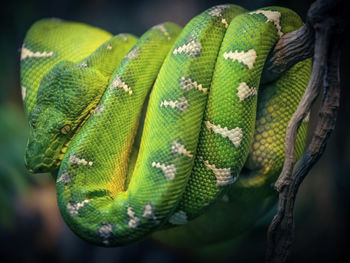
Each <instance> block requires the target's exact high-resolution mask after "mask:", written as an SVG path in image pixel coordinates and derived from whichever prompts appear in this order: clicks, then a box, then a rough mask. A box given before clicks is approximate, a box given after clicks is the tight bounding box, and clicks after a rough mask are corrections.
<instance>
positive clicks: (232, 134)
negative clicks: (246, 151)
mask: <svg viewBox="0 0 350 263" xmlns="http://www.w3.org/2000/svg"><path fill="white" fill-rule="evenodd" d="M205 125H206V126H207V128H208V129H209V130H213V132H215V133H217V134H220V135H221V136H222V137H225V138H226V137H227V138H228V139H229V140H230V141H231V142H232V143H233V145H234V146H235V147H239V146H240V144H241V141H242V138H243V133H242V129H241V128H239V127H237V128H234V129H231V130H230V129H228V128H227V127H224V128H221V126H220V124H219V125H215V124H213V123H211V122H210V121H206V122H205Z"/></svg>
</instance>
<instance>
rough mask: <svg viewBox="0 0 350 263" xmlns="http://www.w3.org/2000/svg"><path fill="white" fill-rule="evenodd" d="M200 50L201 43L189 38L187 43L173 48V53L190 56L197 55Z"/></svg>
mask: <svg viewBox="0 0 350 263" xmlns="http://www.w3.org/2000/svg"><path fill="white" fill-rule="evenodd" d="M201 51H202V46H201V43H199V41H198V40H191V41H190V42H188V43H187V44H184V45H182V46H181V47H178V48H176V49H174V51H173V54H174V55H177V54H181V53H183V54H186V55H189V56H192V57H198V56H199V54H200V53H201Z"/></svg>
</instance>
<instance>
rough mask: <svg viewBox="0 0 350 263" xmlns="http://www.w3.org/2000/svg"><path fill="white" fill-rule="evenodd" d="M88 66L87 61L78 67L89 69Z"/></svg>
mask: <svg viewBox="0 0 350 263" xmlns="http://www.w3.org/2000/svg"><path fill="white" fill-rule="evenodd" d="M87 66H88V64H87V62H86V61H84V62H82V63H81V64H79V65H78V67H82V68H87Z"/></svg>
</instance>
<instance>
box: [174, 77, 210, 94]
mask: <svg viewBox="0 0 350 263" xmlns="http://www.w3.org/2000/svg"><path fill="white" fill-rule="evenodd" d="M180 85H181V87H182V88H183V90H185V91H188V90H191V89H197V90H199V91H202V92H203V93H204V94H205V93H207V90H208V89H207V88H203V86H202V84H198V82H197V81H193V80H192V79H190V78H189V77H181V79H180Z"/></svg>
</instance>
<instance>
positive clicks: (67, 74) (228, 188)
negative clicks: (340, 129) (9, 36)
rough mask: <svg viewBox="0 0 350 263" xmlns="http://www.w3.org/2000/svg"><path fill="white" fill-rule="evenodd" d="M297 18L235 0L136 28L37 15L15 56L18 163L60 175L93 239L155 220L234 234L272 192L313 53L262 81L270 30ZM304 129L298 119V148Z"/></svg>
mask: <svg viewBox="0 0 350 263" xmlns="http://www.w3.org/2000/svg"><path fill="white" fill-rule="evenodd" d="M300 26H301V20H300V18H299V17H298V16H297V15H296V14H295V13H294V12H292V11H291V10H288V9H285V8H281V7H268V8H262V9H259V10H256V11H252V12H248V11H246V10H245V9H243V8H241V7H238V6H235V5H221V6H216V7H213V8H211V9H209V10H207V11H205V12H203V13H202V14H200V15H198V16H196V17H195V18H193V19H192V20H191V21H190V22H189V23H188V24H187V25H186V26H185V27H184V28H183V29H181V28H180V27H179V26H177V25H175V24H173V23H169V22H167V23H163V24H160V25H156V26H154V27H153V28H151V29H150V30H148V31H147V32H146V33H144V34H143V35H142V36H141V37H140V38H136V37H135V36H133V35H129V34H119V35H116V36H112V35H111V34H109V33H108V32H106V31H103V30H101V29H98V28H94V27H91V26H87V25H84V24H80V23H75V22H66V21H61V20H52V19H45V20H41V21H39V22H37V23H35V24H34V25H33V26H32V27H31V29H30V30H29V31H28V33H27V36H26V38H25V41H24V44H23V47H22V54H21V78H22V95H23V101H24V105H25V109H26V113H27V116H28V119H29V125H30V136H29V140H28V145H27V152H26V165H27V167H28V168H29V170H30V171H32V172H45V171H50V172H52V173H53V174H54V175H57V176H56V184H57V198H58V204H59V208H60V211H61V214H62V216H63V218H64V219H65V221H66V223H67V224H68V225H69V226H70V228H71V229H72V230H73V231H74V232H75V233H76V234H77V235H79V236H81V237H82V238H84V239H86V240H88V241H90V242H93V243H96V244H99V245H106V246H116V245H123V244H126V243H130V242H135V241H137V240H140V239H141V238H143V237H145V236H147V235H149V234H151V233H153V232H154V231H156V230H162V231H160V232H158V233H157V234H156V235H158V238H163V239H164V238H166V239H167V238H168V237H169V236H173V237H174V240H175V239H177V240H180V242H182V241H183V237H186V238H187V239H188V240H190V239H192V240H193V241H194V242H197V243H200V242H202V243H212V242H216V241H218V240H223V239H228V238H232V237H233V236H234V235H236V234H237V233H239V232H241V231H243V230H244V229H246V228H247V227H249V226H251V225H252V224H253V223H254V222H255V221H256V220H257V219H258V218H259V217H261V216H262V215H263V214H264V213H266V211H268V209H269V208H270V207H271V206H272V205H273V203H274V202H275V200H276V195H275V193H274V191H273V189H272V187H271V183H272V182H273V181H274V180H275V179H276V176H277V175H278V173H279V171H280V170H281V167H282V164H283V159H284V136H285V132H286V127H287V125H288V122H289V120H290V118H291V116H292V114H293V112H294V111H295V110H296V107H297V105H298V103H299V100H300V99H301V96H302V94H303V92H304V90H305V87H306V85H307V82H308V79H309V76H310V61H309V60H305V61H302V62H300V63H298V64H296V65H295V66H293V67H292V68H291V69H290V70H288V71H287V72H285V73H284V75H283V76H282V77H281V78H280V79H278V80H276V81H275V82H272V83H268V84H266V85H265V86H262V85H260V77H261V74H262V70H263V67H264V63H265V61H266V59H267V56H268V54H269V52H270V51H271V49H272V48H273V46H274V44H275V43H276V42H277V41H278V39H279V38H280V36H282V35H283V34H284V33H287V32H290V31H292V30H295V29H297V28H298V27H300ZM305 134H306V122H305V124H304V125H303V126H302V128H301V129H300V131H299V134H298V140H297V144H296V147H297V153H298V156H300V154H301V152H302V150H303V147H304V140H305ZM176 225H177V226H179V225H181V227H179V228H175V229H174V228H172V227H173V226H176ZM228 227H230V231H227V229H228ZM204 229H205V230H204ZM200 236H204V238H202V239H201V240H200ZM199 240H200V241H199Z"/></svg>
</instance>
